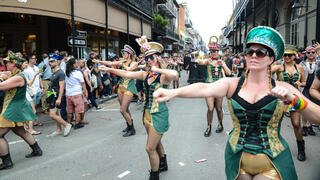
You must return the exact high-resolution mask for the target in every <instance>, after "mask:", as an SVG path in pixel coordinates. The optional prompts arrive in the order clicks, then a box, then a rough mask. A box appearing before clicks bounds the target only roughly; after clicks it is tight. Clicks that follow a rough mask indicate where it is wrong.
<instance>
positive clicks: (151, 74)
mask: <svg viewBox="0 0 320 180" xmlns="http://www.w3.org/2000/svg"><path fill="white" fill-rule="evenodd" d="M158 75H159V73H158V72H154V73H152V72H150V71H149V72H148V79H150V78H154V77H155V76H158Z"/></svg>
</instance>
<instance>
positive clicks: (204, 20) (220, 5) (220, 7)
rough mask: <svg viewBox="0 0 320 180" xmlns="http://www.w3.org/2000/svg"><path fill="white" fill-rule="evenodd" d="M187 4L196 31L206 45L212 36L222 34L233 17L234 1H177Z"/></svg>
mask: <svg viewBox="0 0 320 180" xmlns="http://www.w3.org/2000/svg"><path fill="white" fill-rule="evenodd" d="M177 1H178V3H182V2H186V3H187V6H188V9H189V16H190V19H191V21H192V24H193V27H194V29H196V30H198V31H199V33H200V35H201V37H202V38H203V40H204V41H205V42H206V44H207V43H208V41H209V38H210V36H214V35H215V36H217V37H219V35H221V34H222V31H221V29H222V28H223V27H224V26H225V25H226V22H227V21H228V20H229V18H230V16H231V15H232V0H177Z"/></svg>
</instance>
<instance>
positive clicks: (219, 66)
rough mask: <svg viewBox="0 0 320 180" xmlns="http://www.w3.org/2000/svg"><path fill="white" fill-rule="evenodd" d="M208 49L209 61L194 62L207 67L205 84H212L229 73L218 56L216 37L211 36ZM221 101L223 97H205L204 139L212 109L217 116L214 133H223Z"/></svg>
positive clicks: (208, 131)
mask: <svg viewBox="0 0 320 180" xmlns="http://www.w3.org/2000/svg"><path fill="white" fill-rule="evenodd" d="M213 39H216V41H213ZM208 48H209V50H210V59H205V60H200V59H197V60H196V61H195V62H196V63H198V64H200V65H205V66H207V79H206V83H212V82H215V81H217V80H219V79H221V78H223V77H224V76H225V74H227V75H230V74H231V71H230V69H229V68H228V66H227V65H226V63H225V62H224V60H223V58H222V57H221V56H219V48H220V45H219V44H218V38H217V37H216V36H212V37H211V38H210V40H209V45H208ZM222 100H223V97H206V103H207V106H208V111H207V123H208V127H207V129H206V131H205V132H204V136H205V137H209V136H210V134H211V124H212V119H213V110H214V108H215V109H216V111H217V115H218V126H217V129H216V133H220V132H222V131H223V125H222V119H223V111H222Z"/></svg>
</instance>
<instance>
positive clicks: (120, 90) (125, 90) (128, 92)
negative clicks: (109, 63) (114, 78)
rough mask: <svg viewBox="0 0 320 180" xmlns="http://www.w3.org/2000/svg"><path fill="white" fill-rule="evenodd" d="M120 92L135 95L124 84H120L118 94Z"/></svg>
mask: <svg viewBox="0 0 320 180" xmlns="http://www.w3.org/2000/svg"><path fill="white" fill-rule="evenodd" d="M120 94H126V95H129V96H133V93H132V92H131V91H129V90H127V89H126V88H125V87H124V86H123V85H122V84H119V87H118V95H120Z"/></svg>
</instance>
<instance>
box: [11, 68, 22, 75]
mask: <svg viewBox="0 0 320 180" xmlns="http://www.w3.org/2000/svg"><path fill="white" fill-rule="evenodd" d="M21 72H22V71H21V69H19V70H18V71H17V72H11V74H10V77H12V76H15V75H17V74H18V73H21Z"/></svg>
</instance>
